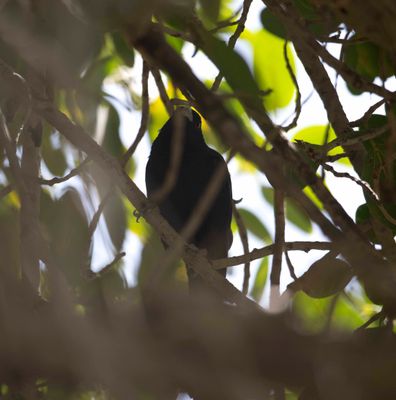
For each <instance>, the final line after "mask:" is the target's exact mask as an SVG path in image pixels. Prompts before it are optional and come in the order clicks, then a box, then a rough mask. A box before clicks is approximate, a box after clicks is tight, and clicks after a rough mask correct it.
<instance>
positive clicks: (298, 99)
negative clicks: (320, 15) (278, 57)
mask: <svg viewBox="0 0 396 400" xmlns="http://www.w3.org/2000/svg"><path fill="white" fill-rule="evenodd" d="M287 44H288V42H287V40H285V43H284V44H283V56H284V58H285V62H286V68H287V71H288V72H289V75H290V78H291V80H292V81H293V83H294V87H295V88H296V100H295V102H296V108H295V115H294V118H293V120H292V121H291V122H290V124H289V125H287V126H285V127H283V130H285V131H286V132H287V131H289V130H290V129H293V128H295V127H296V126H297V122H298V119H299V118H300V114H301V109H302V107H301V92H300V88H299V86H298V82H297V77H296V75H295V74H294V71H293V68H292V66H291V64H290V60H289V56H288V55H287V49H288V47H287Z"/></svg>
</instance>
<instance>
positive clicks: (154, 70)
mask: <svg viewBox="0 0 396 400" xmlns="http://www.w3.org/2000/svg"><path fill="white" fill-rule="evenodd" d="M150 72H151V74H152V75H153V77H154V80H155V84H156V85H157V88H158V91H159V95H160V98H161V101H162V103H163V104H164V106H165V108H166V111H167V112H168V115H169V116H171V115H172V114H173V106H172V103H171V101H170V100H169V96H168V93H167V92H166V88H165V85H164V82H163V81H162V77H161V73H160V71H159V69H158V68H157V67H155V66H154V65H150Z"/></svg>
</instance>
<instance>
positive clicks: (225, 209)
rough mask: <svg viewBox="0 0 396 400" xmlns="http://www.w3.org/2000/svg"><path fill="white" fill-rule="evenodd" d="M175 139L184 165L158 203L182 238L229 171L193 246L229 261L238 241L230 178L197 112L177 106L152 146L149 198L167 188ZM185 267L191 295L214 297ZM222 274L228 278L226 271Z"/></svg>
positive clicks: (192, 240)
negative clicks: (220, 173)
mask: <svg viewBox="0 0 396 400" xmlns="http://www.w3.org/2000/svg"><path fill="white" fill-rule="evenodd" d="M176 140H179V141H178V145H179V150H180V151H179V160H178V161H179V162H178V163H176V164H178V166H177V168H174V170H173V172H174V173H175V176H174V180H173V184H172V185H171V186H169V187H168V190H167V191H163V193H162V195H159V199H158V198H157V201H158V204H157V205H158V207H159V210H160V213H161V215H162V216H163V217H164V218H165V219H166V220H167V221H168V223H169V224H170V225H171V226H172V227H173V228H174V229H175V231H176V232H178V233H180V232H181V231H182V229H183V227H184V226H185V224H186V223H187V221H188V220H189V218H190V217H191V216H192V215H193V214H194V212H195V209H196V206H197V203H198V202H199V200H200V198H201V197H202V196H203V194H204V193H205V190H206V188H207V186H208V184H209V182H210V181H211V179H212V177H213V175H214V174H215V173H216V171H217V170H218V168H224V171H225V176H224V178H223V180H222V182H221V184H220V187H219V188H218V192H217V194H216V195H215V197H214V199H213V201H212V203H211V205H210V206H209V207H208V209H207V212H206V214H205V215H204V216H203V218H202V219H201V222H200V224H199V225H198V227H197V229H196V231H195V233H194V234H193V235H192V237H191V238H190V240H189V242H190V243H191V244H193V245H194V246H195V247H197V248H198V249H201V250H204V251H205V252H206V254H207V257H208V258H209V259H210V260H215V259H219V258H225V257H227V255H228V250H229V248H230V247H231V244H232V239H233V237H232V231H231V219H232V205H233V203H232V202H233V199H232V185H231V178H230V174H229V171H228V168H227V163H226V162H225V160H224V159H223V157H222V156H221V154H220V153H218V152H217V151H216V150H214V149H212V148H211V147H209V146H208V145H207V144H206V142H205V139H204V137H203V134H202V121H201V117H200V115H199V114H198V113H197V112H196V111H195V110H193V109H191V108H186V107H178V108H177V109H176V111H175V112H174V114H173V115H172V116H171V117H170V118H169V119H168V121H167V122H166V123H165V125H164V126H163V127H162V128H161V129H160V131H159V133H158V135H157V137H156V139H155V140H154V141H153V143H152V147H151V152H150V155H149V159H148V162H147V165H146V175H145V180H146V189H147V196H148V198H149V199H150V198H155V196H156V194H158V193H159V192H161V188H162V189H163V188H164V185H165V186H166V183H165V181H166V180H167V173H168V176H169V170H170V168H171V163H172V155H173V156H174V154H175V153H176V151H175V150H174V149H176V146H177V144H176V143H175V141H176ZM172 151H174V153H172ZM173 161H174V160H173ZM157 197H158V196H157ZM186 267H187V277H188V285H189V291H190V293H191V294H194V293H202V292H203V291H206V292H208V291H211V292H212V293H213V289H211V288H209V286H208V284H207V283H206V282H205V281H204V279H203V278H202V277H201V276H199V275H198V274H197V273H196V272H195V271H194V270H193V269H191V268H190V267H189V266H188V265H186ZM218 271H219V272H220V273H221V274H222V275H223V276H224V277H226V273H227V271H226V268H224V269H222V270H218Z"/></svg>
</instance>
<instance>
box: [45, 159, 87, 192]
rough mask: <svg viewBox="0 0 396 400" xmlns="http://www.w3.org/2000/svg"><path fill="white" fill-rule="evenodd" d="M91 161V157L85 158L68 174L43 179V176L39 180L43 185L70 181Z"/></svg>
mask: <svg viewBox="0 0 396 400" xmlns="http://www.w3.org/2000/svg"><path fill="white" fill-rule="evenodd" d="M90 161H91V160H90V159H89V158H86V159H85V160H83V161H82V162H81V164H80V165H79V166H78V167H76V168H73V169H72V170H71V171H70V172H69V173H68V174H66V175H65V176H62V177H55V178H52V179H43V178H40V179H39V182H40V184H41V185H47V186H54V185H57V184H59V183H63V182H66V181H68V180H69V179H71V178H73V177H75V176H77V175H78V174H79V173H80V172H81V171H82V170H83V169H84V168H85V167H86V165H87V164H88V163H89V162H90Z"/></svg>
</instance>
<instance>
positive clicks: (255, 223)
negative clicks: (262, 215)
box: [238, 208, 271, 242]
mask: <svg viewBox="0 0 396 400" xmlns="http://www.w3.org/2000/svg"><path fill="white" fill-rule="evenodd" d="M238 211H239V213H240V215H241V217H242V219H243V221H244V223H245V225H246V229H247V230H248V231H250V232H251V233H252V234H253V235H255V236H256V237H257V238H258V239H261V240H263V241H264V242H268V241H270V240H271V236H270V234H269V232H268V230H267V228H266V227H265V226H264V224H263V223H262V222H261V221H260V220H259V219H258V218H257V216H256V215H254V214H253V213H252V212H251V211H249V210H246V209H244V208H238Z"/></svg>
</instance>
